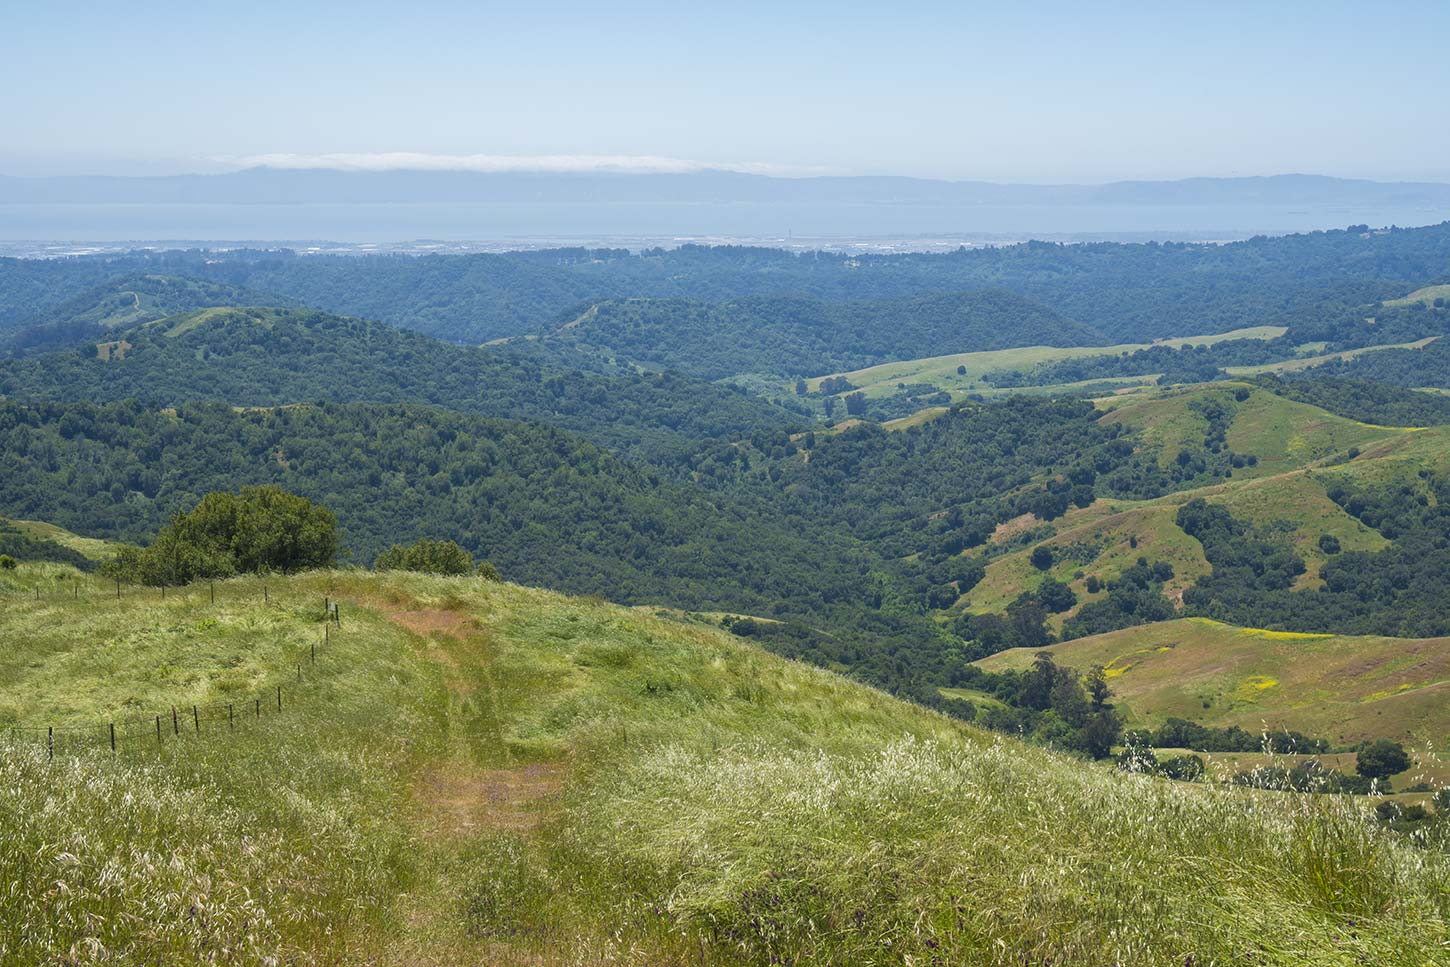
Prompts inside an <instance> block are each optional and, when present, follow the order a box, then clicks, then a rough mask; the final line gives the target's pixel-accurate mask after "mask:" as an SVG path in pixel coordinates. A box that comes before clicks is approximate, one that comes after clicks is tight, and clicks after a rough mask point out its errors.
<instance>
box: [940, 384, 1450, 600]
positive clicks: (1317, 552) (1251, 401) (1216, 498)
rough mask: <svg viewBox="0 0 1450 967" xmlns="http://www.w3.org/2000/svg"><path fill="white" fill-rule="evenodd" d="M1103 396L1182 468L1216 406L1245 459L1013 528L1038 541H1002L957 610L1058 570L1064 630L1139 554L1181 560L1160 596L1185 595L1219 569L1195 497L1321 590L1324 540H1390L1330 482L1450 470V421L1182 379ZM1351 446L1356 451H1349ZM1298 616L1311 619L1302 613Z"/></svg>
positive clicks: (1370, 546) (1112, 416) (1375, 546)
mask: <svg viewBox="0 0 1450 967" xmlns="http://www.w3.org/2000/svg"><path fill="white" fill-rule="evenodd" d="M1240 395H1242V396H1243V399H1239V398H1238V397H1239V396H1240ZM1205 401H1214V403H1215V406H1216V407H1218V408H1215V409H1212V410H1205V409H1204V403H1205ZM1100 405H1101V407H1102V408H1103V411H1104V414H1103V416H1102V417H1101V419H1102V420H1103V421H1104V422H1111V423H1118V424H1121V425H1123V426H1124V427H1127V428H1129V429H1130V431H1132V432H1133V433H1134V434H1135V435H1136V434H1138V433H1139V432H1141V438H1142V439H1143V441H1144V442H1145V443H1147V444H1148V445H1149V447H1150V448H1151V447H1157V449H1156V451H1154V452H1155V453H1156V459H1157V461H1158V462H1159V464H1160V465H1162V466H1165V467H1175V466H1177V463H1178V461H1177V458H1178V455H1179V454H1180V453H1200V452H1203V447H1204V441H1205V439H1206V437H1207V435H1208V434H1210V433H1212V432H1213V431H1212V427H1211V425H1210V420H1209V419H1208V418H1207V417H1206V416H1205V412H1211V413H1214V414H1217V415H1215V417H1214V420H1215V421H1217V423H1218V425H1219V426H1220V431H1219V432H1220V433H1221V439H1222V443H1220V444H1217V445H1218V446H1219V447H1220V449H1221V450H1222V451H1226V452H1231V453H1232V454H1234V455H1236V456H1237V457H1238V458H1240V459H1239V461H1238V462H1239V463H1242V466H1234V467H1230V468H1229V469H1228V470H1226V471H1225V475H1221V476H1219V477H1218V478H1216V479H1203V478H1198V479H1199V480H1200V481H1201V482H1200V483H1199V485H1197V486H1192V485H1190V486H1188V487H1186V488H1185V489H1180V490H1174V491H1172V492H1170V493H1166V494H1164V495H1162V496H1157V497H1153V498H1151V499H1148V500H1132V499H1122V498H1120V497H1114V496H1112V495H1111V494H1109V495H1106V496H1103V497H1101V498H1100V499H1098V500H1096V501H1095V502H1093V503H1092V504H1091V505H1089V506H1086V507H1080V508H1072V509H1069V510H1068V511H1067V512H1066V513H1065V514H1064V515H1063V516H1062V517H1061V518H1059V519H1057V520H1054V521H1051V522H1048V521H1043V520H1041V519H1040V518H1027V519H1025V520H1023V521H1020V522H1017V523H1016V524H1015V525H1014V526H1015V531H1016V532H1022V533H1028V534H1030V535H1032V538H1033V539H1031V540H1029V541H1027V542H1026V543H1019V544H1016V545H1008V546H1004V547H1003V548H1002V550H1001V551H999V552H997V553H995V555H994V556H991V559H990V560H989V561H988V562H987V563H986V567H985V576H984V577H983V578H982V580H981V581H980V582H979V583H977V584H976V585H975V586H974V587H972V588H971V589H970V590H968V591H967V592H966V593H965V594H964V595H963V596H962V598H961V599H960V601H959V602H958V604H959V605H960V606H961V607H963V608H965V609H966V610H967V611H969V612H972V613H978V614H983V613H991V612H999V611H1001V610H1002V609H1003V608H1005V607H1006V606H1007V605H1008V604H1009V603H1010V602H1011V601H1013V600H1015V599H1016V598H1017V597H1018V596H1019V595H1021V594H1022V593H1023V592H1024V591H1031V590H1032V589H1034V588H1036V587H1037V586H1038V585H1040V584H1041V583H1042V582H1043V581H1044V580H1046V579H1048V578H1052V579H1054V580H1058V581H1061V582H1063V583H1065V584H1067V585H1068V586H1069V587H1071V588H1072V589H1073V591H1074V593H1075V594H1076V596H1077V599H1078V604H1077V605H1076V606H1075V607H1074V608H1073V609H1071V610H1069V611H1067V612H1065V613H1064V614H1060V615H1057V616H1056V617H1055V618H1053V621H1052V624H1053V627H1055V628H1060V627H1061V626H1062V624H1063V621H1064V619H1065V618H1067V617H1070V616H1071V615H1072V614H1074V613H1076V611H1077V610H1078V609H1079V608H1081V607H1082V606H1083V605H1085V604H1088V603H1091V602H1095V601H1100V600H1102V599H1103V598H1104V597H1105V595H1106V588H1105V587H1104V588H1102V589H1099V590H1097V591H1094V592H1091V593H1090V592H1089V591H1088V590H1087V583H1088V579H1089V578H1095V579H1096V580H1097V581H1098V582H1101V583H1102V584H1103V585H1106V584H1107V583H1110V582H1112V581H1113V580H1115V579H1116V578H1117V577H1118V576H1119V575H1121V574H1122V573H1123V572H1124V571H1125V570H1126V569H1128V568H1130V567H1132V566H1133V565H1134V564H1135V563H1136V561H1137V560H1138V559H1139V558H1147V559H1148V560H1150V561H1153V562H1163V563H1167V564H1169V565H1171V566H1172V567H1173V571H1174V574H1173V577H1172V579H1171V580H1170V581H1168V582H1167V583H1166V585H1165V587H1164V588H1163V592H1164V593H1165V594H1166V595H1168V596H1169V598H1170V599H1172V600H1174V601H1181V597H1182V594H1183V592H1184V591H1185V590H1186V589H1187V588H1189V587H1191V586H1192V585H1193V584H1195V583H1196V582H1198V581H1199V580H1200V579H1202V578H1204V577H1206V576H1207V575H1208V574H1209V573H1210V571H1211V567H1210V564H1209V562H1208V560H1207V559H1206V558H1205V557H1204V550H1203V547H1202V546H1201V545H1200V543H1199V541H1198V540H1196V539H1194V538H1193V537H1190V536H1189V535H1188V534H1186V533H1184V531H1183V529H1182V528H1181V527H1180V526H1179V524H1178V523H1177V521H1176V517H1177V514H1178V512H1179V509H1180V508H1181V507H1182V506H1183V505H1185V504H1187V503H1188V502H1189V501H1191V500H1194V499H1197V498H1204V499H1206V500H1207V501H1208V502H1209V503H1210V504H1211V505H1216V506H1220V507H1222V508H1224V509H1225V510H1227V511H1228V512H1229V513H1230V514H1232V515H1233V516H1234V517H1235V518H1237V519H1240V520H1243V521H1245V522H1247V523H1249V524H1251V525H1253V526H1256V527H1258V528H1261V529H1263V530H1264V531H1266V532H1271V533H1272V535H1273V539H1274V540H1275V541H1277V542H1278V543H1279V544H1280V545H1282V546H1286V547H1288V548H1290V549H1292V550H1293V551H1294V553H1296V554H1297V555H1298V556H1299V557H1301V558H1302V560H1303V562H1304V564H1305V569H1304V571H1303V573H1302V574H1301V575H1299V577H1298V578H1297V580H1296V582H1295V584H1294V587H1295V588H1298V589H1314V588H1318V587H1321V586H1322V582H1321V581H1320V579H1319V574H1320V570H1321V569H1322V568H1323V567H1324V565H1325V564H1326V563H1327V562H1328V561H1329V560H1330V558H1331V557H1332V556H1333V555H1331V554H1329V553H1327V552H1326V551H1325V550H1324V546H1323V545H1322V544H1321V540H1322V539H1323V538H1325V537H1326V536H1327V537H1332V538H1333V539H1334V540H1335V542H1336V543H1335V545H1334V547H1335V551H1334V554H1339V553H1341V552H1356V551H1361V552H1370V553H1372V552H1377V551H1381V550H1384V549H1385V548H1387V547H1389V546H1390V541H1389V540H1387V539H1386V538H1385V537H1384V536H1383V535H1382V534H1381V533H1380V532H1379V531H1377V530H1376V529H1375V528H1374V527H1372V526H1370V525H1369V524H1367V523H1366V522H1365V521H1364V520H1362V519H1359V518H1357V517H1355V516H1353V515H1352V514H1351V513H1350V512H1349V511H1348V510H1347V509H1346V507H1345V506H1341V505H1340V504H1338V503H1336V502H1335V501H1334V500H1332V499H1331V497H1330V494H1331V492H1334V491H1335V490H1336V488H1339V487H1343V486H1346V485H1349V486H1354V487H1360V488H1364V489H1367V490H1370V491H1378V490H1382V489H1384V488H1386V487H1400V486H1404V485H1406V484H1407V483H1408V482H1409V481H1412V480H1415V479H1418V475H1419V474H1420V472H1421V471H1425V472H1429V473H1443V472H1444V470H1445V469H1446V468H1447V466H1450V440H1447V439H1446V433H1445V430H1444V428H1434V429H1430V430H1420V429H1417V428H1395V427H1382V426H1372V425H1369V424H1364V423H1358V422H1356V421H1353V420H1348V419H1345V418H1343V417H1336V416H1333V415H1332V414H1329V413H1326V412H1324V411H1323V410H1319V409H1317V408H1314V407H1311V406H1309V405H1307V404H1304V403H1299V402H1295V401H1292V400H1287V399H1284V398H1283V397H1281V396H1279V395H1276V394H1274V393H1270V392H1268V391H1266V390H1263V389H1257V388H1255V389H1249V388H1248V387H1242V386H1241V387H1235V386H1233V385H1229V386H1209V387H1197V388H1184V389H1176V390H1168V391H1155V392H1152V393H1143V394H1132V395H1126V396H1120V397H1115V398H1112V399H1109V400H1104V401H1101V402H1100ZM1351 452H1353V453H1355V454H1356V457H1355V458H1354V459H1348V455H1349V454H1350V453H1351ZM1250 458H1252V460H1253V465H1252V466H1250V465H1249V459H1250ZM1190 483H1192V481H1190ZM1038 547H1043V548H1047V549H1048V550H1050V551H1051V563H1050V564H1049V565H1048V566H1047V567H1045V568H1042V567H1038V566H1035V565H1034V564H1033V563H1032V554H1033V551H1034V550H1036V549H1037V548H1038ZM1300 618H1301V619H1302V620H1310V619H1309V618H1308V615H1307V614H1301V615H1300Z"/></svg>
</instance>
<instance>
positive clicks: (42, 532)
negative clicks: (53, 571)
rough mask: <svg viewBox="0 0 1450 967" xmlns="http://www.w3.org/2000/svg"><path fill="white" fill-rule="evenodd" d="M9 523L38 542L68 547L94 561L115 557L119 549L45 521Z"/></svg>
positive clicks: (14, 521)
mask: <svg viewBox="0 0 1450 967" xmlns="http://www.w3.org/2000/svg"><path fill="white" fill-rule="evenodd" d="M7 520H8V518H7ZM9 523H10V524H12V525H13V526H14V527H15V528H16V530H19V531H20V532H21V533H23V534H26V535H28V536H30V537H34V538H36V539H38V540H46V541H54V542H55V543H57V544H59V545H61V546H62V547H68V548H70V549H71V550H73V551H75V552H76V553H77V554H81V555H84V556H85V557H88V558H90V559H91V560H93V561H104V560H107V559H108V558H110V557H113V556H114V555H115V553H116V550H117V548H118V547H119V545H118V544H116V543H115V542H114V541H103V540H100V539H99V538H95V537H81V536H80V535H79V534H72V533H71V532H70V531H68V530H66V529H65V528H63V527H57V526H56V525H54V524H48V523H46V522H44V521H39V520H10V521H9Z"/></svg>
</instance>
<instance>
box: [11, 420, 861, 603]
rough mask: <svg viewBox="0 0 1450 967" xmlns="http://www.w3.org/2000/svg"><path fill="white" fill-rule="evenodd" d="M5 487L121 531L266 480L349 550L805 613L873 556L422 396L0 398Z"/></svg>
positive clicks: (571, 440)
mask: <svg viewBox="0 0 1450 967" xmlns="http://www.w3.org/2000/svg"><path fill="white" fill-rule="evenodd" d="M0 480H3V483H0V507H3V508H4V510H5V513H6V514H7V515H9V516H14V517H24V518H37V519H43V520H48V521H52V522H55V523H58V524H60V525H62V526H65V527H67V528H69V529H72V530H76V531H80V532H82V533H87V534H93V535H97V536H102V537H109V538H117V539H124V540H132V541H134V540H140V539H145V538H147V537H149V535H150V534H152V533H153V532H154V531H155V530H156V529H157V528H158V527H160V526H161V525H162V524H163V523H165V522H166V521H167V520H168V519H169V518H170V517H171V516H172V515H173V514H175V513H177V512H178V511H180V510H184V509H187V508H189V507H190V506H191V504H193V503H195V501H196V500H197V499H198V498H199V497H200V496H201V495H202V494H204V493H207V492H208V491H212V490H227V489H234V488H236V487H240V486H246V485H254V484H266V483H275V484H279V485H282V486H283V487H285V488H287V489H288V490H291V491H294V492H296V493H299V494H302V495H304V496H308V497H310V498H313V499H315V500H318V501H321V502H323V503H325V504H326V505H327V506H329V507H331V508H332V509H333V510H334V511H335V512H336V513H337V515H338V519H339V522H340V526H341V531H342V537H343V541H344V545H345V547H346V548H347V549H349V550H350V551H351V552H352V554H353V556H354V559H355V560H356V561H357V562H358V563H364V564H365V563H368V562H370V561H371V560H372V558H373V556H374V555H375V554H377V553H378V552H379V551H381V550H382V549H383V548H385V547H387V546H388V545H390V544H395V543H399V542H406V541H409V540H412V539H414V538H416V537H437V536H447V537H450V538H453V539H454V540H457V541H458V542H459V543H460V544H462V545H463V546H465V547H466V548H468V549H469V550H470V551H472V552H474V553H475V554H476V555H477V556H480V557H486V558H488V559H489V560H492V561H493V562H494V563H495V564H496V565H497V566H498V567H499V568H500V569H501V570H502V571H503V572H504V573H505V574H506V575H508V576H509V577H511V578H513V579H515V580H519V581H523V582H526V583H532V584H541V585H546V586H550V587H558V588H561V589H567V590H569V591H572V592H575V593H581V594H585V593H599V594H608V595H609V596H611V597H613V598H616V599H619V600H626V601H650V600H653V601H669V602H672V603H676V604H680V605H684V606H689V607H697V608H718V609H727V610H737V611H753V612H757V613H759V612H763V611H770V610H774V609H775V608H777V607H778V606H781V607H784V609H786V610H788V611H790V612H791V613H796V614H810V613H812V612H816V611H821V610H824V609H826V608H827V607H828V606H829V605H830V604H831V603H832V602H835V601H841V600H852V601H855V600H861V599H864V597H865V593H864V591H865V587H866V584H865V580H866V574H867V572H868V570H869V569H870V567H871V566H872V562H874V561H876V560H877V559H876V558H875V557H874V556H872V555H871V554H869V553H867V552H866V551H864V550H863V549H862V548H861V546H860V545H859V544H857V543H856V542H854V541H851V540H849V539H838V538H836V537H834V536H832V534H831V533H830V532H828V531H825V530H823V529H822V528H819V527H814V526H812V525H810V524H809V522H798V521H788V520H787V519H786V518H785V517H784V516H783V515H782V514H781V513H780V511H779V510H777V509H773V508H770V507H768V506H763V505H761V504H759V503H758V502H753V501H748V500H730V499H728V498H726V497H724V496H721V495H710V496H707V495H705V494H704V493H702V492H699V491H695V490H692V489H690V488H688V487H676V486H672V485H669V484H665V483H662V482H660V481H659V480H658V479H657V478H655V477H653V476H652V475H650V474H648V473H647V472H645V471H642V470H639V469H636V468H634V467H631V466H630V465H628V464H625V463H623V462H621V461H619V460H617V459H614V458H612V457H611V456H610V455H609V454H607V453H605V452H603V451H601V450H599V449H598V448H596V447H594V446H592V445H591V444H589V443H587V442H584V441H583V440H581V439H579V438H577V437H574V436H572V435H570V434H567V433H563V432H560V431H557V430H552V429H549V428H546V427H539V426H534V425H529V424H524V423H517V422H507V421H499V420H489V419H484V418H481V417H470V416H462V415H458V414H454V413H450V412H448V411H446V410H441V409H434V408H427V407H418V406H368V405H339V404H324V405H316V406H314V405H304V406H297V407H288V408H281V409H268V410H244V411H237V410H235V409H233V408H232V407H230V406H227V405H224V404H219V403H214V404H205V403H193V404H185V405H182V406H180V407H178V408H177V409H176V410H175V411H174V415H172V411H158V410H156V409H149V408H145V407H142V406H141V405H140V404H137V403H122V404H115V405H108V406H100V407H96V406H90V405H86V404H39V405H34V406H22V405H17V404H0ZM787 588H789V589H790V591H791V593H790V594H789V595H788V596H787V595H785V594H783V591H784V589H787Z"/></svg>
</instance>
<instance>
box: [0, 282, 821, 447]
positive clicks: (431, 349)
mask: <svg viewBox="0 0 1450 967" xmlns="http://www.w3.org/2000/svg"><path fill="white" fill-rule="evenodd" d="M107 338H108V340H110V341H111V342H116V343H124V344H125V345H124V349H123V350H122V351H121V352H117V353H112V352H109V351H107V352H105V353H98V352H97V349H96V347H95V346H94V345H90V344H88V345H84V346H80V347H77V348H74V349H67V350H63V351H58V352H54V353H50V354H44V355H34V356H27V357H23V358H18V359H0V395H4V396H10V397H19V398H44V399H53V400H89V401H91V402H97V403H104V402H115V401H119V400H124V399H139V400H144V401H147V402H150V403H156V404H167V405H174V404H179V403H183V402H186V401H189V400H221V401H225V402H228V403H231V404H233V405H236V406H280V405H284V404H289V403H302V402H314V401H317V400H330V401H334V402H384V403H403V402H408V403H431V404H438V405H442V406H448V407H450V408H452V409H454V410H458V411H461V412H466V413H477V414H481V415H485V416H494V417H505V418H511V419H527V420H534V421H538V422H541V423H548V424H552V425H555V426H562V427H566V428H568V429H570V430H573V431H575V432H577V433H580V434H582V435H583V436H586V437H588V438H589V439H592V440H594V441H595V442H597V443H599V444H600V445H602V446H606V447H609V448H611V449H614V450H617V451H619V452H621V453H627V454H631V455H635V456H639V457H642V458H645V459H650V460H656V461H669V460H673V459H676V458H677V457H678V455H680V454H683V453H686V452H689V451H691V450H693V449H695V448H696V447H697V446H699V445H700V444H701V443H702V442H703V441H706V440H709V439H713V438H718V437H725V436H729V435H731V434H738V433H750V432H753V431H755V430H759V429H775V428H784V427H789V426H792V425H794V424H796V423H798V422H800V420H801V418H800V416H799V415H798V414H792V413H789V412H787V411H786V410H783V409H781V408H780V407H778V406H776V405H774V404H771V403H768V402H766V401H764V400H761V399H758V398H756V397H752V396H747V395H745V394H744V393H742V392H740V391H738V390H735V389H732V388H728V387H720V386H713V385H711V384H709V383H705V382H702V381H700V380H695V379H690V378H688V377H683V376H678V375H675V374H673V373H664V374H636V373H627V372H623V373H620V374H618V375H602V374H598V373H589V372H582V371H578V370H573V369H566V368H561V367H560V366H558V365H556V364H549V363H541V362H539V361H538V360H537V359H534V358H531V357H528V356H523V355H519V354H513V353H509V352H506V351H502V350H495V349H479V348H472V347H464V346H454V345H451V344H448V343H442V342H438V341H436V340H433V339H430V338H428V337H426V336H423V335H421V334H418V333H410V332H402V331H399V330H396V329H393V328H391V327H389V326H384V325H381V324H379V323H374V322H366V321H363V320H359V319H347V318H342V317H339V316H332V315H329V314H327V313H323V312H317V311H314V310H291V309H265V308H263V309H255V308H251V309H239V308H225V309H212V310H204V311H200V312H196V313H190V314H183V315H181V316H176V317H171V318H168V319H165V320H161V321H158V322H156V323H154V324H149V325H143V326H140V327H137V328H133V329H129V330H126V331H124V332H118V333H113V334H108V335H107Z"/></svg>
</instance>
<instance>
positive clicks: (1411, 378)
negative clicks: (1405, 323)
mask: <svg viewBox="0 0 1450 967" xmlns="http://www.w3.org/2000/svg"><path fill="white" fill-rule="evenodd" d="M1314 375H1315V376H1316V377H1317V376H1331V377H1343V378H1345V379H1353V380H1370V381H1373V382H1377V383H1386V384H1388V385H1390V386H1403V387H1410V388H1413V387H1418V386H1428V387H1434V388H1436V389H1450V341H1447V340H1446V338H1444V337H1441V338H1439V339H1436V340H1435V341H1434V342H1432V343H1430V344H1429V345H1428V346H1425V347H1424V348H1423V349H1386V350H1383V351H1381V352H1376V353H1365V354H1364V355H1363V356H1358V357H1356V358H1354V359H1351V360H1348V361H1342V362H1333V363H1328V364H1326V365H1324V366H1321V367H1319V369H1318V370H1317V371H1316V372H1315V374H1314Z"/></svg>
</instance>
